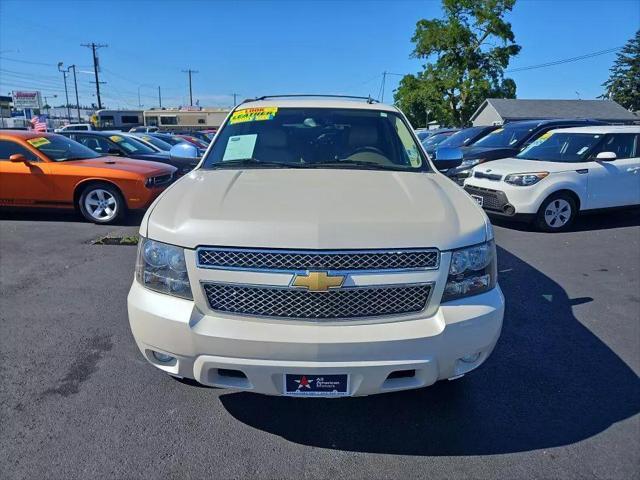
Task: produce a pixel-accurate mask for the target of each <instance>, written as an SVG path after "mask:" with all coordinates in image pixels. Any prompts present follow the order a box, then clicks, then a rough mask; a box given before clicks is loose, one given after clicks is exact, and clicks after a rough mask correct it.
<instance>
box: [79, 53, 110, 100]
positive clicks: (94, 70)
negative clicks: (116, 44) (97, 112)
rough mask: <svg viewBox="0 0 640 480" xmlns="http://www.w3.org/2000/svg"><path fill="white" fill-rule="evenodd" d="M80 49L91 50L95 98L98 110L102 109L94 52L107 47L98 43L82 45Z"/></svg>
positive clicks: (96, 58) (96, 60)
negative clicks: (96, 98)
mask: <svg viewBox="0 0 640 480" xmlns="http://www.w3.org/2000/svg"><path fill="white" fill-rule="evenodd" d="M80 46H81V47H87V48H90V49H91V52H92V53H93V72H94V73H95V75H96V96H97V97H98V109H102V101H101V100H100V80H99V79H98V56H97V55H96V50H97V49H99V48H103V47H108V46H109V45H105V44H100V43H95V42H91V43H82V44H81V45H80Z"/></svg>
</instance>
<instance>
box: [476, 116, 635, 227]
mask: <svg viewBox="0 0 640 480" xmlns="http://www.w3.org/2000/svg"><path fill="white" fill-rule="evenodd" d="M471 175H472V176H471V177H470V178H468V179H467V180H466V181H465V183H464V189H465V190H466V191H467V192H468V193H469V194H470V195H471V196H472V197H474V198H475V199H476V201H477V202H478V203H479V204H480V205H482V207H483V208H484V209H485V210H486V211H487V212H489V213H491V214H495V215H502V216H505V217H511V218H516V219H523V220H530V221H534V222H535V224H536V226H537V227H538V228H540V229H541V230H545V231H549V232H554V231H563V230H566V229H568V228H569V227H570V226H571V223H572V222H573V220H574V219H575V217H576V215H578V213H580V212H589V211H592V212H595V211H600V210H603V209H609V208H620V207H634V206H638V205H640V126H597V127H576V128H562V129H557V130H551V131H550V132H547V133H545V134H544V135H542V136H541V137H540V138H538V139H537V140H536V141H534V142H533V143H532V144H531V145H529V146H528V147H527V148H526V149H525V150H523V151H522V152H521V153H520V154H518V155H517V156H516V157H515V158H505V159H503V160H496V161H493V162H487V163H483V164H481V165H478V166H477V167H475V168H474V169H473V171H472V173H471Z"/></svg>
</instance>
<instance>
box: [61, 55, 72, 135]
mask: <svg viewBox="0 0 640 480" xmlns="http://www.w3.org/2000/svg"><path fill="white" fill-rule="evenodd" d="M63 65H64V63H62V62H58V71H59V72H62V76H63V77H64V96H65V98H66V99H67V121H68V122H69V123H71V111H70V110H69V92H67V71H66V70H65V69H64V68H62V66H63Z"/></svg>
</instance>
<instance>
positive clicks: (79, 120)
mask: <svg viewBox="0 0 640 480" xmlns="http://www.w3.org/2000/svg"><path fill="white" fill-rule="evenodd" d="M72 68H73V84H74V86H75V88H76V110H77V112H78V123H80V122H82V119H81V118H80V100H78V80H77V78H76V66H75V65H71V66H70V67H69V68H67V71H68V70H70V69H72Z"/></svg>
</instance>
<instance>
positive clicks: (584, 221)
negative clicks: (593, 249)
mask: <svg viewBox="0 0 640 480" xmlns="http://www.w3.org/2000/svg"><path fill="white" fill-rule="evenodd" d="M491 223H493V224H494V225H498V226H500V227H505V228H510V229H512V230H520V231H524V232H532V231H536V228H535V227H534V226H533V225H532V224H530V223H525V222H518V221H515V220H508V219H505V218H502V217H496V216H495V215H492V216H491ZM638 225H640V208H634V209H626V210H612V211H610V212H601V213H593V214H586V215H580V216H578V217H577V218H576V220H575V222H574V223H573V225H572V226H571V228H570V229H569V231H570V232H589V231H593V230H608V229H611V228H624V227H634V226H638Z"/></svg>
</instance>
